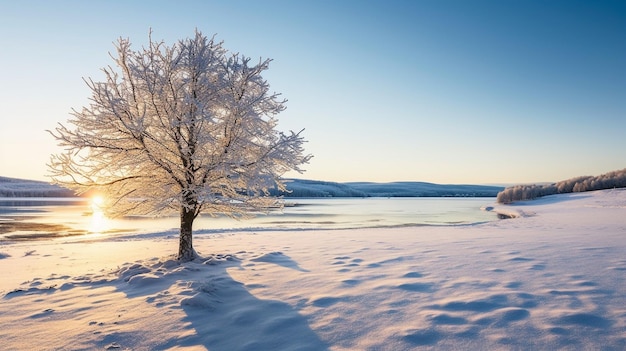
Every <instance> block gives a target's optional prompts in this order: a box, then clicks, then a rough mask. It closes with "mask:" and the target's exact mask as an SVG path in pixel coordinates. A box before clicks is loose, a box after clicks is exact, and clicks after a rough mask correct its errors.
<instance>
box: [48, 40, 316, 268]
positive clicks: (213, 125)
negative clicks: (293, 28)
mask: <svg viewBox="0 0 626 351" xmlns="http://www.w3.org/2000/svg"><path fill="white" fill-rule="evenodd" d="M149 39H150V40H149V44H148V46H147V47H143V48H142V49H141V50H137V51H133V50H131V43H130V41H129V40H128V39H120V40H119V41H118V43H117V45H116V49H117V56H113V55H111V57H112V58H113V59H114V61H115V68H114V67H111V66H109V67H105V68H103V69H102V71H103V72H104V75H105V77H106V78H105V80H104V81H102V82H95V81H93V80H92V79H86V80H85V82H86V83H87V86H88V87H89V89H90V90H91V98H90V101H91V103H90V104H89V106H86V107H83V108H82V109H81V110H80V111H79V110H73V112H72V116H73V119H70V120H69V121H68V125H70V127H68V126H66V125H63V124H59V126H58V127H57V128H56V130H55V131H51V132H50V133H51V134H52V135H53V136H54V137H55V138H56V139H57V140H58V141H59V145H60V146H62V147H63V148H64V151H63V152H62V153H59V154H54V155H52V156H51V160H50V163H49V165H48V166H49V169H50V170H51V177H52V179H53V181H54V182H55V183H57V184H60V185H63V186H66V187H69V188H71V189H73V190H75V191H77V192H78V193H85V192H97V193H100V194H102V195H103V196H104V197H105V198H106V199H107V207H106V208H107V210H108V213H110V214H111V215H123V214H148V215H157V214H163V213H166V212H168V211H172V210H174V211H177V212H178V213H180V244H179V250H178V258H179V259H180V260H191V259H193V258H195V257H196V255H197V254H196V252H195V250H194V249H193V244H192V227H193V222H194V220H195V218H196V217H197V216H198V215H199V214H200V213H202V212H205V213H209V214H212V215H217V214H225V215H229V216H232V217H241V216H246V215H247V214H249V213H250V212H251V211H257V210H263V209H267V208H268V206H273V205H276V204H279V205H280V202H278V200H279V199H277V198H273V197H271V196H269V192H268V189H271V188H275V187H277V188H279V189H281V190H284V189H285V188H284V185H283V183H282V182H281V178H280V177H281V175H282V174H284V173H285V172H287V171H290V170H296V171H299V172H301V171H302V170H301V169H300V168H299V166H300V165H302V164H304V163H307V162H308V160H309V159H310V157H311V156H310V155H306V154H305V153H304V149H303V143H304V142H305V141H304V139H303V137H302V136H301V135H300V134H301V132H302V131H300V132H298V133H294V132H289V133H287V134H285V133H282V132H279V131H277V129H276V127H277V120H276V118H275V117H276V115H277V114H278V113H280V112H281V111H283V110H284V109H285V102H286V100H282V99H281V98H280V94H276V93H270V91H269V85H268V83H267V81H265V80H264V79H263V78H262V76H261V74H262V73H263V71H265V70H266V69H268V65H269V63H270V60H259V61H258V63H255V64H252V63H251V60H250V58H247V57H245V56H242V55H240V54H232V53H229V52H228V51H227V50H225V49H224V48H223V46H222V43H221V42H215V41H214V39H208V38H207V37H206V36H203V35H202V33H200V32H199V31H196V33H195V36H194V37H193V38H188V39H184V40H180V41H178V42H176V43H175V44H174V45H172V46H167V45H166V44H165V43H164V42H163V41H154V40H153V39H152V35H150V38H149Z"/></svg>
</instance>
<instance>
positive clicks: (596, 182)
mask: <svg viewBox="0 0 626 351" xmlns="http://www.w3.org/2000/svg"><path fill="white" fill-rule="evenodd" d="M625 187H626V168H625V169H622V170H619V171H613V172H608V173H605V174H602V175H599V176H582V177H576V178H571V179H567V180H562V181H560V182H557V183H552V184H525V185H515V186H512V187H508V188H506V189H504V190H502V191H501V192H499V193H498V196H497V201H498V203H503V204H507V203H511V202H515V201H523V200H532V199H536V198H539V197H542V196H547V195H554V194H566V193H578V192H585V191H593V190H603V189H613V188H625Z"/></svg>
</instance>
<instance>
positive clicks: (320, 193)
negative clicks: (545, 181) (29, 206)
mask: <svg viewBox="0 0 626 351" xmlns="http://www.w3.org/2000/svg"><path fill="white" fill-rule="evenodd" d="M286 182H287V183H286V185H287V189H288V192H287V193H282V192H278V191H277V190H274V191H271V192H270V193H271V194H272V195H282V196H285V197H443V196H450V197H451V196H457V197H495V196H496V195H497V194H498V192H499V191H501V190H503V189H504V187H500V186H486V185H450V184H433V183H424V182H393V183H369V182H351V183H336V182H325V181H319V180H306V179H287V180H286ZM68 196H75V195H74V193H73V192H72V191H71V190H68V189H65V188H62V187H59V186H56V185H51V184H48V183H46V182H40V181H35V180H24V179H15V178H6V177H0V197H68Z"/></svg>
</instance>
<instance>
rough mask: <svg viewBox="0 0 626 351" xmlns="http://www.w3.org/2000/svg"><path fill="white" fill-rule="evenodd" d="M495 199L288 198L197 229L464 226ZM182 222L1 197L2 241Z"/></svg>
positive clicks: (206, 221)
mask: <svg viewBox="0 0 626 351" xmlns="http://www.w3.org/2000/svg"><path fill="white" fill-rule="evenodd" d="M494 202H495V198H456V197H444V198H311V199H308V198H306V199H305V198H288V199H286V205H285V207H284V209H282V210H273V211H271V212H269V213H267V214H257V215H256V216H255V217H254V218H251V219H245V220H236V219H232V218H228V217H225V216H218V217H211V216H208V215H202V216H200V217H198V218H197V219H196V221H195V222H194V231H195V232H196V233H203V232H218V231H231V230H271V229H278V230H285V229H293V230H301V229H345V228H367V227H391V226H416V225H463V224H472V223H480V222H486V221H492V220H496V219H497V216H496V214H495V213H493V212H487V211H483V210H481V207H484V206H487V205H490V204H492V203H494ZM178 221H179V219H178V218H177V217H176V216H171V217H160V218H151V217H124V218H117V219H109V218H106V217H104V216H103V215H102V213H99V212H98V211H97V210H96V211H94V207H93V206H92V205H91V204H90V203H89V201H88V200H87V199H80V198H79V199H76V198H0V239H5V240H28V239H37V238H55V237H68V236H85V235H96V236H100V235H120V234H124V235H126V234H132V233H155V232H170V231H174V232H176V231H177V228H178V225H179V222H178Z"/></svg>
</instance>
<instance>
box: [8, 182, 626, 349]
mask: <svg viewBox="0 0 626 351" xmlns="http://www.w3.org/2000/svg"><path fill="white" fill-rule="evenodd" d="M500 208H503V209H506V210H508V211H510V212H511V213H513V212H518V213H519V212H520V211H522V212H523V213H526V214H527V216H525V217H519V218H514V219H509V220H503V221H497V222H490V223H485V224H480V225H475V226H459V227H409V228H387V229H358V230H331V231H301V232H299V231H293V232H289V231H282V232H262V233H249V232H248V233H224V234H210V235H199V236H197V237H196V240H195V243H196V247H197V249H198V251H199V252H200V253H201V254H202V255H203V256H204V259H203V260H198V261H196V262H191V263H187V264H184V265H179V264H178V263H177V262H175V261H172V260H171V259H168V256H169V255H170V254H172V253H173V252H174V251H175V249H176V239H175V238H172V237H154V236H148V237H145V238H141V237H134V238H133V239H126V240H119V239H118V240H117V241H113V240H109V241H90V242H88V241H82V242H66V243H63V242H61V241H47V242H37V243H12V244H2V246H0V296H1V299H2V304H0V323H1V324H2V326H3V328H2V329H0V340H2V343H3V347H4V348H6V349H17V350H21V349H43V350H56V349H72V350H91V349H110V350H116V349H119V350H124V349H129V350H162V349H172V350H212V351H214V350H413V349H416V348H419V349H425V350H428V349H433V350H435V349H436V350H452V349H454V350H459V349H460V350H481V349H482V350H494V349H495V350H497V349H501V350H531V349H532V350H553V349H561V350H600V349H602V350H623V349H625V348H626V282H625V279H624V278H625V274H626V240H625V236H626V191H624V190H609V191H600V192H591V193H579V194H568V195H557V196H552V197H547V198H542V199H540V200H537V201H531V202H525V203H517V204H515V205H514V206H500V205H498V206H496V209H500Z"/></svg>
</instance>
